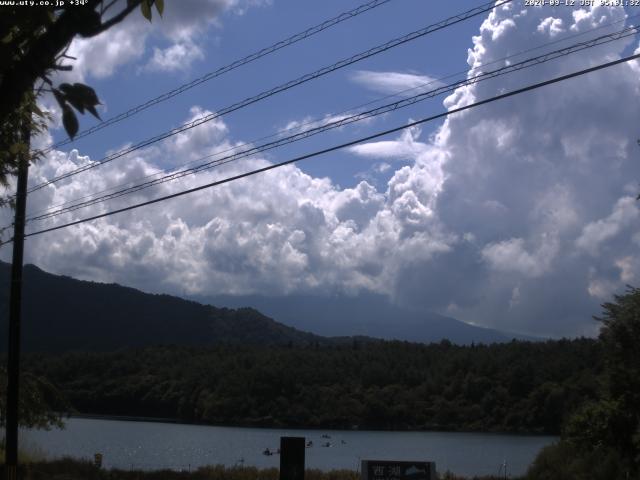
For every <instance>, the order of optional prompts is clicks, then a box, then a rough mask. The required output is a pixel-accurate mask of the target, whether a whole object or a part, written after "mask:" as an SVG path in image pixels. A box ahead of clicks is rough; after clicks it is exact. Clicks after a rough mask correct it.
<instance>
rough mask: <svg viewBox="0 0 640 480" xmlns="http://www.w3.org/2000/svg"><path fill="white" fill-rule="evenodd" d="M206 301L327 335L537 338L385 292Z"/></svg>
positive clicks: (423, 339)
mask: <svg viewBox="0 0 640 480" xmlns="http://www.w3.org/2000/svg"><path fill="white" fill-rule="evenodd" d="M194 298H196V299H197V300H198V301H201V302H203V303H210V304H213V305H219V306H225V307H228V308H241V307H246V306H251V307H253V308H256V309H258V310H260V311H261V312H263V313H264V314H265V315H268V316H269V317H272V318H275V319H277V320H278V321H279V322H282V323H284V324H286V325H289V326H291V327H294V328H297V329H299V330H304V331H307V332H312V333H314V334H317V335H323V336H329V337H332V336H351V335H366V336H369V337H375V338H384V339H389V340H407V341H411V342H422V343H431V342H439V341H441V340H442V339H448V340H450V341H452V342H453V343H458V344H469V343H471V342H476V343H493V342H506V341H510V340H512V339H513V338H516V339H520V340H537V339H536V338H534V337H530V336H525V335H519V334H515V333H508V332H501V331H498V330H493V329H489V328H482V327H477V326H474V325H469V324H467V323H464V322H461V321H459V320H456V319H455V318H451V317H446V316H443V315H439V314H437V313H433V312H428V311H418V310H412V309H409V308H405V307H402V306H398V305H395V304H393V303H392V302H391V301H389V300H388V299H387V298H386V297H385V296H383V295H375V294H371V293H367V294H360V295H357V296H346V295H343V296H332V297H321V296H313V295H289V296H286V297H266V296H260V295H244V296H231V295H220V296H214V297H194Z"/></svg>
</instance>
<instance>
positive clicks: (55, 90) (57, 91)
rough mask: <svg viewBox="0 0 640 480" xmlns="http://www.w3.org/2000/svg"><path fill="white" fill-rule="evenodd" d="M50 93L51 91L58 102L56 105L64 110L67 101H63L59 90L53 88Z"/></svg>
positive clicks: (63, 98)
mask: <svg viewBox="0 0 640 480" xmlns="http://www.w3.org/2000/svg"><path fill="white" fill-rule="evenodd" d="M63 85H64V84H63ZM52 91H53V96H54V97H55V99H56V101H57V102H58V105H60V108H62V109H64V106H65V105H66V103H67V100H66V99H65V96H64V94H63V93H62V92H61V91H60V90H58V89H57V88H54V89H53V90H52Z"/></svg>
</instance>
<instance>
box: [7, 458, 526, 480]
mask: <svg viewBox="0 0 640 480" xmlns="http://www.w3.org/2000/svg"><path fill="white" fill-rule="evenodd" d="M20 470H21V475H20V477H19V478H21V479H24V480H52V479H56V480H278V478H279V472H278V469H277V468H267V469H258V468H255V467H232V468H227V467H224V466H221V465H216V466H208V467H201V468H198V469H197V470H194V471H191V472H176V471H173V470H155V471H140V470H117V469H113V470H106V469H101V468H97V467H95V466H94V465H93V463H92V462H89V461H82V460H75V459H70V458H63V459H60V460H51V461H34V462H30V463H26V464H24V465H22V466H21V467H20ZM439 478H440V479H441V480H471V478H473V480H499V477H495V476H490V477H471V478H469V477H459V476H456V475H452V474H449V473H445V474H443V475H440V477H439ZM510 478H512V480H517V479H514V478H513V477H510ZM359 479H360V474H359V473H358V472H355V471H353V470H332V471H329V472H323V471H321V470H307V471H306V473H305V480H359Z"/></svg>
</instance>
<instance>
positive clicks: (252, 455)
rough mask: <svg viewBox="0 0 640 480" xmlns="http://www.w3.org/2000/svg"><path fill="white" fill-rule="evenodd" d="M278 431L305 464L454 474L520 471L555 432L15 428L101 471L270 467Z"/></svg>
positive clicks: (97, 423) (88, 424)
mask: <svg viewBox="0 0 640 480" xmlns="http://www.w3.org/2000/svg"><path fill="white" fill-rule="evenodd" d="M281 436H302V437H305V438H306V439H307V441H311V442H313V446H311V447H310V448H307V449H306V466H307V468H319V469H322V470H331V469H336V468H348V469H352V470H358V469H359V465H360V460H362V459H377V460H383V459H389V460H429V461H435V462H436V467H437V469H438V470H439V471H441V472H444V471H445V470H451V471H452V472H454V473H457V474H459V475H489V474H497V473H498V469H499V468H500V465H501V464H503V462H504V461H505V460H506V462H507V469H508V472H509V474H512V475H518V474H522V473H524V472H525V470H526V468H527V466H528V465H529V464H530V463H531V462H532V461H533V459H534V458H535V456H536V454H537V453H538V452H539V451H540V449H541V448H542V447H544V446H546V445H549V444H550V443H552V442H553V441H555V439H556V438H555V437H542V436H518V435H499V434H482V433H448V432H371V431H342V430H294V429H265V428H235V427H209V426H199V425H182V424H173V423H151V422H128V421H119V420H93V419H80V418H71V419H68V420H67V427H66V429H65V430H52V431H50V432H44V431H25V432H21V437H20V439H21V445H24V446H25V447H27V448H28V447H31V448H35V449H37V450H38V451H41V452H44V453H45V454H46V455H47V456H48V457H50V458H53V457H60V456H72V457H82V458H91V459H92V458H93V454H94V453H98V452H99V453H102V454H103V455H104V460H103V465H104V466H105V467H106V468H110V467H117V468H123V469H130V468H136V469H145V470H153V469H160V468H172V469H185V470H187V469H195V468H197V467H199V466H202V465H211V464H223V465H227V466H233V465H245V466H256V467H277V466H278V465H279V461H280V460H279V457H278V455H264V454H263V452H264V451H265V449H267V448H268V449H269V450H271V451H275V450H277V449H278V447H279V442H280V437H281Z"/></svg>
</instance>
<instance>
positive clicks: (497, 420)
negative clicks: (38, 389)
mask: <svg viewBox="0 0 640 480" xmlns="http://www.w3.org/2000/svg"><path fill="white" fill-rule="evenodd" d="M24 366H25V368H26V369H28V370H29V371H30V372H31V373H32V374H34V375H36V376H42V377H45V378H47V379H48V380H50V381H51V382H52V383H53V384H55V385H56V386H57V387H58V388H59V389H60V390H61V392H62V394H63V395H64V397H65V398H66V399H67V401H68V403H69V404H70V405H71V407H72V409H73V411H75V412H77V413H84V414H100V415H124V416H144V417H156V418H171V419H177V420H180V421H183V422H198V423H207V424H217V425H242V426H269V427H280V426H287V427H311V428H314V427H323V428H328V427H334V428H359V429H425V430H426V429H428V430H434V429H437V430H459V431H483V432H489V431H503V432H521V433H525V432H526V433H547V434H558V433H559V432H560V430H561V427H562V425H563V424H564V422H565V420H566V419H567V417H568V415H569V413H571V412H573V411H575V410H576V409H577V408H578V407H579V406H580V405H582V404H583V403H585V402H587V401H589V400H592V399H595V398H596V397H597V395H598V391H599V390H600V389H601V385H600V380H599V378H600V373H601V371H602V368H603V358H602V353H601V347H600V345H599V344H598V343H597V342H596V341H595V340H591V339H575V340H557V341H547V342H522V341H513V342H510V343H506V344H492V345H482V344H480V345H470V346H456V345H453V344H451V343H450V342H448V341H446V340H445V341H442V342H440V343H437V344H430V345H423V344H413V343H408V342H393V341H378V342H370V341H367V342H361V341H358V340H353V341H352V342H351V343H350V344H343V345H321V344H315V345H310V346H297V345H294V344H292V345H290V346H284V347H282V346H265V347H258V346H238V345H233V346H229V345H228V346H223V345H221V346H214V347H206V348H205V347H187V346H157V347H146V348H139V349H126V350H121V351H116V352H99V353H98V352H95V353H65V354H29V355H27V356H26V357H25V360H24Z"/></svg>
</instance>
